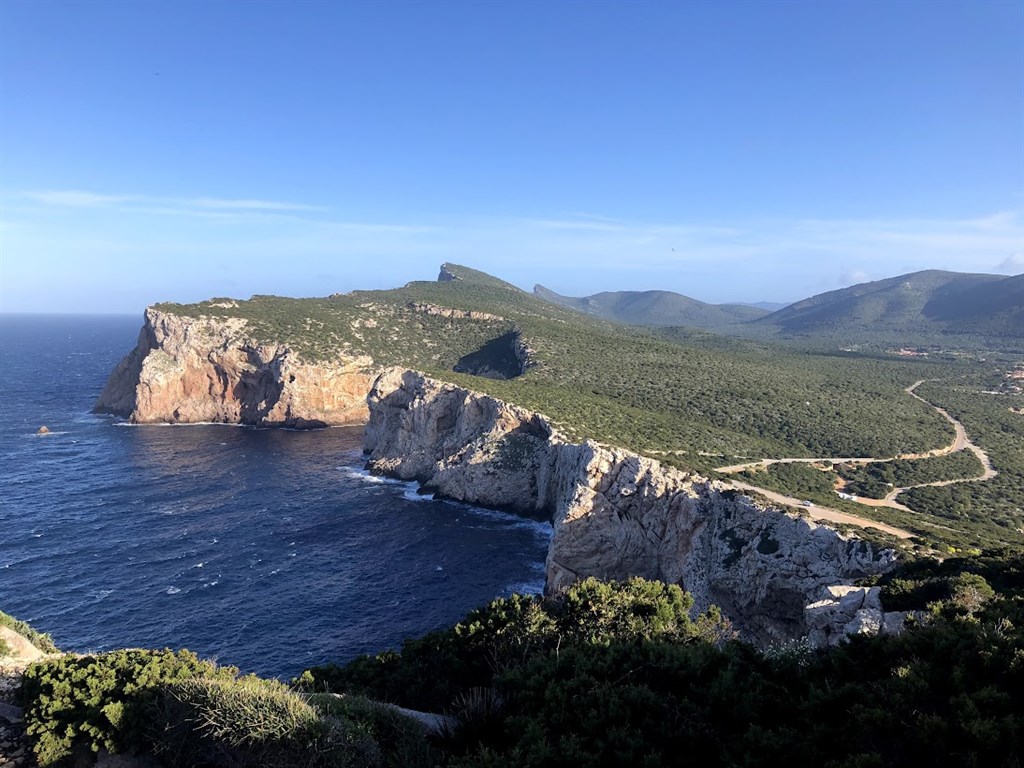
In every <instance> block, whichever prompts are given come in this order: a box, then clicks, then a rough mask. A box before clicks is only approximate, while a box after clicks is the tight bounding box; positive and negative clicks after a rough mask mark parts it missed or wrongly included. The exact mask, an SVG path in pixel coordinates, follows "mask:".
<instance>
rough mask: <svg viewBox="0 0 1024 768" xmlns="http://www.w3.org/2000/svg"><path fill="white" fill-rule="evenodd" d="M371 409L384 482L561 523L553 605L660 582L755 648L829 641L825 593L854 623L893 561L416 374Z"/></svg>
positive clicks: (368, 446) (885, 553)
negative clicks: (590, 579)
mask: <svg viewBox="0 0 1024 768" xmlns="http://www.w3.org/2000/svg"><path fill="white" fill-rule="evenodd" d="M368 403H369V409H370V421H369V423H368V424H367V427H366V433H365V443H364V447H365V450H366V452H367V453H368V454H369V462H368V465H369V467H370V468H371V469H373V470H374V471H377V472H380V473H384V474H389V475H393V476H397V477H400V478H402V479H405V480H417V481H419V482H420V483H422V484H423V485H424V486H425V487H426V488H428V489H432V490H435V491H437V492H438V493H440V494H442V495H444V496H448V497H451V498H455V499H459V500H463V501H468V502H473V503H478V504H485V505H488V506H495V507H503V508H507V509H513V510H516V511H519V512H523V513H527V514H533V515H543V516H545V517H548V518H549V519H550V520H551V521H552V525H553V526H554V532H553V537H552V541H551V546H550V549H549V552H548V556H547V564H546V575H547V583H546V589H547V591H548V592H556V591H558V590H560V589H562V588H564V587H566V586H568V585H569V584H571V583H572V582H573V581H575V580H577V579H580V578H584V577H586V576H597V577H599V578H604V579H624V578H628V577H630V576H643V577H646V578H651V579H660V580H661V581H664V582H668V583H673V584H681V585H682V586H683V587H684V588H685V589H687V590H688V591H690V592H691V593H692V594H693V596H694V599H695V603H696V608H697V609H698V610H703V609H704V608H706V607H708V606H710V605H712V604H714V605H718V606H719V607H721V608H722V611H723V613H724V614H725V615H726V616H727V617H728V618H730V619H731V620H732V621H733V622H734V624H735V625H736V626H737V627H738V628H739V629H740V630H741V631H742V632H743V633H744V634H745V635H746V636H747V637H749V638H750V639H754V640H758V641H769V640H773V639H783V638H789V637H796V636H800V635H803V634H806V633H807V631H808V629H810V628H816V629H817V630H818V631H819V632H822V633H827V632H828V631H830V630H828V629H827V628H830V627H832V626H833V624H834V623H835V620H834V619H833V618H832V617H830V616H826V615H825V614H824V613H822V611H823V610H824V606H822V607H821V609H820V610H819V611H818V612H816V611H809V607H808V610H807V611H805V606H808V604H809V603H812V602H814V601H821V600H822V592H823V590H825V593H826V594H827V596H828V603H829V606H831V604H832V603H833V602H834V603H835V604H836V607H841V608H840V615H841V616H843V617H845V622H844V623H843V626H844V627H845V626H846V625H848V624H850V623H851V622H852V621H853V620H854V618H855V617H856V614H857V611H859V610H861V609H862V608H864V607H865V599H866V591H865V590H862V589H861V588H856V587H848V586H845V584H848V583H849V582H850V581H852V580H853V579H856V578H860V577H863V576H866V575H870V574H875V573H879V572H881V571H884V570H886V569H887V568H888V567H890V566H891V565H892V564H893V562H894V560H895V555H894V553H893V552H892V551H891V550H876V549H875V548H874V547H873V546H872V545H871V544H869V543H868V542H866V541H862V540H860V539H857V538H854V537H851V536H847V535H842V534H840V533H838V532H836V531H834V530H832V529H830V528H827V527H824V526H820V525H817V524H815V523H813V522H810V521H808V520H804V519H801V518H799V517H795V516H791V515H789V514H786V513H785V512H783V511H780V510H778V509H775V508H773V507H770V506H766V505H764V504H761V503H759V502H755V501H754V500H753V499H751V498H750V497H747V496H744V495H742V494H740V493H738V492H736V491H732V490H727V489H725V488H724V487H723V486H721V485H720V484H718V483H716V482H712V481H710V480H708V479H706V478H703V477H700V476H697V475H692V474H688V473H685V472H681V471H679V470H676V469H673V468H670V467H666V466H664V465H662V464H660V463H659V462H657V461H655V460H653V459H649V458H646V457H643V456H639V455H637V454H634V453H631V452H630V451H626V450H622V449H613V448H609V447H606V446H602V445H599V444H597V443H594V442H591V441H587V442H585V443H583V444H573V443H569V442H567V441H566V440H565V439H564V438H563V437H562V436H561V435H560V434H559V433H558V431H557V430H556V429H555V428H554V427H553V426H552V425H551V423H550V422H549V421H548V420H547V419H546V418H545V417H543V416H541V415H540V414H536V413H533V412H530V411H527V410H525V409H523V408H519V407H517V406H514V405H510V404H508V403H504V402H502V401H500V400H497V399H495V398H492V397H489V396H487V395H484V394H481V393H478V392H472V391H470V390H466V389H463V388H461V387H457V386H455V385H452V384H445V383H442V382H439V381H435V380H433V379H429V378H427V377H426V376H423V375H422V374H419V373H417V372H415V371H408V370H401V369H391V370H388V371H386V372H385V373H383V374H382V375H381V376H380V377H379V378H378V379H377V380H376V382H375V383H374V385H373V388H372V390H371V391H370V395H369V397H368ZM837 585H838V586H837ZM830 587H831V588H832V589H834V590H835V593H833V592H829V591H828V588H830ZM876 597H877V595H875V596H873V597H872V598H871V601H872V602H871V605H870V608H869V609H870V610H877V609H875V608H874V607H873V606H874V600H875V599H876ZM830 610H831V609H830ZM808 611H809V612H808ZM833 612H834V611H833ZM865 621H866V619H865ZM862 623H863V622H862Z"/></svg>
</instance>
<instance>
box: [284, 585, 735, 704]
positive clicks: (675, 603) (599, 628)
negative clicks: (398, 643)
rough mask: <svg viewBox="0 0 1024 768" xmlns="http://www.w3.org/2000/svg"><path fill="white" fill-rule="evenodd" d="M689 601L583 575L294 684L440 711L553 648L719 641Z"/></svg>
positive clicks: (726, 632) (714, 615)
mask: <svg viewBox="0 0 1024 768" xmlns="http://www.w3.org/2000/svg"><path fill="white" fill-rule="evenodd" d="M692 606H693V599H692V598H691V597H690V596H689V595H688V594H686V593H685V592H683V591H682V589H680V588H679V587H678V586H676V585H666V584H662V583H661V582H658V581H647V580H645V579H640V578H634V579H630V580H629V581H625V582H602V581H599V580H597V579H592V578H591V579H583V580H582V581H579V582H577V583H575V584H573V585H572V586H571V587H569V589H567V590H566V591H565V592H563V593H562V594H560V595H558V596H556V597H553V598H544V599H542V598H539V597H531V596H525V595H513V596H512V597H509V598H500V599H498V600H494V601H493V602H491V603H490V604H489V605H488V606H487V607H485V608H481V609H478V610H475V611H472V612H471V613H470V614H469V615H467V616H466V618H465V619H463V620H462V621H461V622H459V623H458V624H456V625H455V626H454V627H452V628H451V629H449V630H445V631H441V632H434V633H431V634H429V635H426V636H424V637H422V638H418V639H415V640H409V641H407V642H406V643H405V644H404V645H403V646H402V650H401V652H400V653H399V652H396V651H385V652H384V653H380V654H377V655H376V656H363V657H360V658H358V659H356V660H354V661H352V662H351V663H349V664H348V665H346V666H344V667H339V666H336V665H325V666H320V667H314V668H313V669H309V670H306V672H304V673H303V674H302V675H301V676H300V677H299V678H298V679H296V680H295V681H294V684H295V685H296V686H297V687H298V688H300V689H302V690H308V691H322V690H331V691H336V692H346V693H357V694H362V695H366V696H369V697H371V698H375V699H379V700H383V701H391V702H396V703H399V704H401V705H403V706H408V707H413V708H416V709H422V710H427V711H432V712H440V711H443V710H447V709H449V708H450V707H451V706H452V704H453V701H454V699H455V698H456V697H457V696H459V695H460V694H462V693H464V692H465V691H467V690H468V689H471V688H490V687H493V685H494V680H495V675H496V674H498V673H500V672H502V671H503V670H506V669H510V668H516V667H520V666H522V665H523V664H524V663H526V662H527V661H529V660H530V659H531V658H534V657H536V656H539V655H543V654H546V653H548V652H551V651H554V650H557V649H559V648H568V647H571V646H578V645H602V644H604V645H606V644H608V643H612V642H620V641H622V642H630V641H637V640H644V639H653V638H661V639H665V640H673V641H684V640H691V639H698V638H699V639H704V640H708V641H711V642H714V643H719V642H721V641H722V640H724V639H725V638H727V637H729V636H730V634H731V631H730V629H729V626H728V622H726V621H725V620H724V619H723V618H722V616H721V614H720V613H719V611H718V610H717V609H715V608H712V609H711V610H709V611H707V612H706V613H703V614H701V615H700V616H698V617H697V618H696V619H691V618H690V616H689V612H690V609H691V608H692Z"/></svg>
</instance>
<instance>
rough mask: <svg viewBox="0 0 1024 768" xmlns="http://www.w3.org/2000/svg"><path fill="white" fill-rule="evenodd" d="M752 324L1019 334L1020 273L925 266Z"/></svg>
mask: <svg viewBox="0 0 1024 768" xmlns="http://www.w3.org/2000/svg"><path fill="white" fill-rule="evenodd" d="M752 325H755V326H760V327H763V328H766V329H767V328H772V329H774V330H776V331H779V332H782V333H786V334H801V335H812V334H818V333H829V332H836V331H841V332H843V333H851V332H864V331H870V332H892V333H896V332H911V333H943V334H984V335H989V336H1018V337H1019V336H1024V275H1015V276H1013V277H1004V276H1002V275H989V274H968V273H961V272H945V271H941V270H934V269H931V270H925V271H922V272H912V273H910V274H906V275H899V276H897V277H891V278H888V279H885V280H877V281H874V282H870V283H861V284H858V285H853V286H850V287H849V288H842V289H839V290H836V291H829V292H827V293H822V294H818V295H817V296H812V297H810V298H808V299H804V300H802V301H798V302H795V303H794V304H790V305H789V306H788V307H785V308H783V309H780V310H778V311H777V312H773V313H771V314H769V315H765V316H764V317H761V318H758V319H757V320H755V321H754V323H753V324H752Z"/></svg>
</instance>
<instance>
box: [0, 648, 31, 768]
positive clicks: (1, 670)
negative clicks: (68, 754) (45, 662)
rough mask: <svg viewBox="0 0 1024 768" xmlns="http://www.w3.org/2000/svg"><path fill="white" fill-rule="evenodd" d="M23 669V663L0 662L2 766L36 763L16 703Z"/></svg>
mask: <svg viewBox="0 0 1024 768" xmlns="http://www.w3.org/2000/svg"><path fill="white" fill-rule="evenodd" d="M23 670H24V664H23V663H18V662H14V663H4V662H0V768H14V766H18V768H21V767H22V766H34V765H35V764H36V761H35V759H34V758H33V756H32V750H31V749H29V747H28V744H27V743H26V741H25V728H24V723H23V722H22V719H21V710H20V709H19V708H18V707H17V706H16V705H15V703H14V691H15V689H16V688H17V687H18V685H19V683H20V682H21V673H22V671H23Z"/></svg>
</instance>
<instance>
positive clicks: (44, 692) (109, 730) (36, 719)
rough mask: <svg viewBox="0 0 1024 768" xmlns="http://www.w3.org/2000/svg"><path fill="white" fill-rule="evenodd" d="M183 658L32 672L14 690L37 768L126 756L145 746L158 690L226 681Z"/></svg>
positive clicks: (120, 656)
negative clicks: (104, 754)
mask: <svg viewBox="0 0 1024 768" xmlns="http://www.w3.org/2000/svg"><path fill="white" fill-rule="evenodd" d="M234 674H235V671H234V670H232V669H227V668H224V669H218V668H217V667H216V666H215V665H214V664H213V663H212V662H209V661H200V660H199V658H198V657H196V655H195V654H193V653H191V652H189V651H178V652H174V651H170V650H166V649H165V650H162V651H148V650H121V651H113V652H111V653H103V654H97V655H95V656H62V657H60V658H56V659H49V660H46V661H41V662H38V663H36V664H33V665H32V666H30V667H29V668H28V669H27V670H26V671H25V676H24V678H23V680H22V686H21V690H20V699H21V701H22V703H23V704H24V706H25V708H26V711H25V723H26V733H27V734H28V737H29V739H30V741H31V743H32V747H33V750H34V751H35V754H36V758H37V760H38V762H39V764H40V765H41V766H48V765H58V764H60V763H62V762H65V761H69V760H70V759H71V758H72V757H73V755H75V754H80V753H88V752H98V751H99V750H100V749H107V750H109V751H110V752H133V751H137V750H139V749H142V748H144V747H145V746H146V744H147V728H148V723H149V721H150V716H151V715H150V708H151V706H152V705H153V703H154V701H155V699H156V697H157V695H158V694H159V692H160V690H161V688H163V687H164V686H166V685H169V684H173V683H178V682H182V681H184V680H188V679H190V678H193V677H197V676H214V677H225V678H231V677H234Z"/></svg>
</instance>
